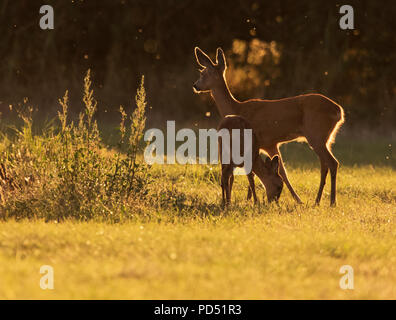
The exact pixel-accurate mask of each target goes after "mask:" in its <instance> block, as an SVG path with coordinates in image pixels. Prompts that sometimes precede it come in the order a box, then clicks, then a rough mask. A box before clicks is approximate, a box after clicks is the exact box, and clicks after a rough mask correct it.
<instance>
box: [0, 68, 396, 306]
mask: <svg viewBox="0 0 396 320" xmlns="http://www.w3.org/2000/svg"><path fill="white" fill-rule="evenodd" d="M84 80H85V81H84V83H85V86H84V100H83V101H84V104H85V110H84V111H83V112H82V113H81V114H80V118H79V122H78V123H77V124H73V123H71V121H70V120H69V119H68V118H67V109H68V105H67V103H68V101H67V95H65V97H64V99H63V100H61V101H60V103H61V107H62V108H61V112H60V114H59V120H60V121H59V122H60V123H58V125H55V124H53V123H52V124H49V125H48V126H47V128H46V129H45V130H44V131H43V132H38V131H37V130H35V129H34V124H33V123H32V121H31V119H32V118H31V116H30V115H29V112H31V111H32V108H28V113H27V114H26V113H23V112H22V111H21V114H20V115H21V118H22V120H23V124H22V126H20V127H18V128H14V132H15V133H14V134H10V133H9V129H7V128H6V127H5V126H4V125H3V124H1V123H0V131H1V132H2V134H1V135H0V164H3V165H4V168H6V169H7V175H6V176H5V174H4V169H3V167H2V170H3V171H0V299H69V298H71V299H111V298H113V299H381V298H382V299H395V298H396V272H395V271H396V270H395V265H396V249H395V244H396V231H395V228H394V223H395V216H396V194H395V189H394V188H395V185H396V174H395V168H396V155H395V154H394V153H392V148H393V146H394V145H395V142H394V138H387V137H383V138H381V137H373V136H372V135H368V136H367V137H366V136H365V135H364V134H363V133H361V134H360V136H359V137H354V138H353V137H352V136H351V135H347V134H346V132H341V133H340V136H339V137H338V140H337V143H336V145H335V146H334V153H335V155H336V157H337V158H338V159H339V160H340V162H341V164H342V165H341V167H340V170H339V175H338V205H337V207H336V208H330V207H329V194H328V192H329V185H327V186H326V189H325V192H324V197H323V199H322V204H321V206H320V207H317V206H314V199H315V196H316V192H317V189H318V186H319V176H320V173H319V172H320V171H319V164H318V160H317V159H316V157H315V155H314V153H313V152H312V151H311V152H310V151H308V148H306V146H305V145H303V144H298V143H290V144H288V145H284V146H282V148H281V150H282V152H283V154H284V158H285V159H286V163H287V168H288V171H289V176H290V179H291V182H292V184H293V186H294V187H295V189H296V191H297V192H298V193H299V195H300V197H301V198H302V199H303V201H304V204H303V205H296V204H295V202H294V201H293V199H292V198H291V196H290V193H289V192H288V191H287V190H286V189H285V191H284V192H283V194H282V196H281V199H280V202H279V206H277V205H275V204H271V205H267V204H265V203H263V200H262V199H263V198H264V190H263V188H261V187H260V188H258V193H259V196H260V199H261V205H259V206H253V204H252V203H251V202H248V201H246V200H245V197H246V193H247V185H248V184H247V179H246V178H245V177H243V176H237V177H236V179H235V182H234V189H233V202H232V205H231V207H230V208H229V209H228V210H224V209H223V208H222V206H221V205H220V204H221V188H220V168H219V166H209V165H184V166H183V165H162V166H161V165H154V166H151V167H149V166H147V165H145V164H144V163H143V161H142V157H141V150H142V147H141V144H140V140H141V137H142V134H143V129H144V123H145V113H144V111H145V107H146V97H145V91H144V86H143V81H142V84H141V86H140V88H139V89H138V92H137V95H136V108H135V109H134V111H133V112H132V113H131V116H130V117H128V116H127V112H126V111H124V109H123V108H121V109H120V111H121V118H122V120H121V124H120V128H119V133H118V136H119V137H120V140H119V142H118V143H116V147H114V148H110V147H109V146H107V145H106V144H105V143H103V141H104V140H105V138H106V137H103V135H102V134H101V132H100V129H99V127H98V126H97V124H96V122H95V120H94V113H95V110H96V101H95V100H94V98H93V92H92V90H91V88H90V86H91V82H90V78H89V73H88V74H87V76H86V78H85V79H84ZM112 139H113V138H112ZM392 139H393V140H392ZM42 265H50V266H52V267H53V268H54V277H55V279H54V280H55V289H54V290H42V289H41V288H40V286H39V281H40V277H41V276H42V275H41V274H40V273H39V271H40V267H41V266H42ZM343 265H350V266H352V268H353V270H354V275H355V279H354V289H353V290H342V289H341V288H340V286H339V281H340V278H341V276H342V275H341V274H340V273H339V270H340V268H341V267H342V266H343Z"/></svg>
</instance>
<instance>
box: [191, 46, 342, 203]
mask: <svg viewBox="0 0 396 320" xmlns="http://www.w3.org/2000/svg"><path fill="white" fill-rule="evenodd" d="M194 52H195V58H196V61H197V63H198V65H199V66H200V67H201V68H202V69H201V70H200V77H199V79H198V80H197V81H196V82H195V83H194V84H193V90H194V92H195V93H203V92H209V93H210V94H211V96H212V98H213V100H214V102H215V104H216V106H217V109H218V111H219V113H220V115H221V116H222V117H223V118H224V117H225V116H227V115H231V114H233V115H240V116H242V117H243V118H245V119H246V120H247V121H249V123H250V124H251V125H252V128H253V129H254V131H255V133H256V136H257V143H258V146H259V148H260V150H263V151H264V152H265V153H267V154H268V155H269V156H270V157H274V156H275V155H277V156H278V157H279V174H280V176H281V177H282V179H283V181H284V183H285V184H286V186H287V188H288V189H289V191H290V193H291V195H292V197H293V198H294V200H295V201H296V202H297V203H299V204H302V201H301V199H300V197H299V196H298V195H297V193H296V192H295V191H294V189H293V187H292V185H291V183H290V181H289V179H288V176H287V172H286V169H285V165H284V163H283V159H282V155H281V153H280V151H279V147H280V146H281V145H282V144H284V143H289V142H291V141H295V140H298V141H305V142H307V143H308V144H309V146H310V148H311V149H312V150H313V151H314V152H315V153H316V154H317V156H318V158H319V161H320V172H321V175H320V184H319V190H318V193H317V196H316V200H315V203H316V205H319V203H320V200H321V198H322V193H323V189H324V186H325V184H326V177H327V174H328V172H329V171H330V177H331V193H330V205H331V206H335V205H336V181H337V171H338V167H339V162H338V160H337V159H336V158H335V157H334V155H333V153H332V152H331V146H332V145H333V143H334V142H335V137H336V134H337V132H338V130H339V128H340V127H341V125H342V124H343V123H344V110H343V108H342V107H341V106H340V105H339V104H337V103H336V102H334V101H333V100H331V99H330V98H328V97H326V96H324V95H322V94H319V93H309V94H302V95H298V96H293V97H288V98H282V99H278V100H266V99H249V100H246V101H238V100H237V99H235V98H234V96H233V95H232V93H231V91H230V89H229V87H228V84H227V81H226V69H227V63H226V58H225V55H224V52H223V50H222V49H221V48H217V50H216V63H214V62H213V61H212V60H211V59H210V57H209V56H208V55H207V54H206V53H205V52H203V51H202V50H201V49H200V48H199V47H195V49H194Z"/></svg>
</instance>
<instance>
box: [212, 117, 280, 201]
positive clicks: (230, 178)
mask: <svg viewBox="0 0 396 320" xmlns="http://www.w3.org/2000/svg"><path fill="white" fill-rule="evenodd" d="M222 129H226V130H228V132H229V133H230V134H229V136H230V141H229V147H226V146H225V145H224V143H223V139H222V137H221V136H219V154H220V162H221V188H222V195H223V205H229V204H230V202H231V191H232V184H233V182H234V174H233V171H234V168H236V167H243V166H244V163H241V164H239V165H236V164H235V162H234V161H233V158H232V146H233V141H232V140H233V139H235V138H238V140H239V146H240V148H239V150H240V152H244V151H245V148H244V144H245V141H244V130H245V129H252V127H251V126H250V125H249V123H248V122H247V121H246V120H245V119H244V118H242V117H241V116H236V115H228V116H226V117H225V118H224V119H223V120H222V121H221V122H220V125H219V127H218V131H220V130H222ZM232 129H239V136H236V137H235V136H233V135H232V134H231V132H232ZM234 143H235V142H234ZM251 146H252V148H251V149H250V150H248V152H252V154H251V158H250V159H251V160H252V171H251V172H250V173H248V174H247V177H248V180H249V195H248V199H249V198H250V195H251V194H253V199H254V203H257V196H256V190H255V185H254V175H256V176H257V177H258V178H259V179H260V181H261V182H262V184H263V185H264V187H265V190H266V192H267V199H268V202H271V201H274V200H275V201H278V199H279V197H280V195H281V193H282V188H283V180H282V178H281V176H280V175H279V173H278V168H279V157H278V156H274V157H273V158H272V159H270V158H268V157H267V158H266V160H265V162H264V161H263V159H262V158H261V156H260V150H259V147H258V144H257V138H256V136H255V133H254V131H253V130H252V144H251ZM242 150H244V151H242ZM224 152H229V154H228V155H227V156H228V157H229V158H228V159H230V163H229V164H225V163H223V155H224ZM245 156H246V155H242V157H245Z"/></svg>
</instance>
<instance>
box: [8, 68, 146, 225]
mask: <svg viewBox="0 0 396 320" xmlns="http://www.w3.org/2000/svg"><path fill="white" fill-rule="evenodd" d="M91 84H92V83H91V77H90V70H88V72H87V74H86V76H85V78H84V96H83V102H84V110H83V112H81V113H80V115H79V119H78V123H77V124H75V123H74V122H73V121H70V120H69V119H68V108H69V106H68V92H67V91H66V93H65V95H64V97H63V99H60V100H59V103H60V105H61V111H60V112H58V119H59V122H60V125H59V126H55V125H50V126H47V128H46V129H45V130H44V131H43V132H42V133H41V134H40V135H34V133H33V130H32V127H33V121H32V112H33V108H31V107H30V106H28V105H27V99H26V100H25V101H24V104H23V105H22V106H21V108H19V109H18V110H17V112H18V115H19V117H20V118H21V119H22V120H23V125H22V127H21V129H16V128H14V132H15V134H3V136H2V137H1V138H0V139H1V140H0V146H1V150H0V151H2V152H1V156H0V163H1V164H2V168H3V170H2V172H4V173H3V176H4V177H3V178H2V179H1V185H0V191H1V193H0V196H1V203H0V216H1V217H3V218H6V217H16V218H24V217H28V218H30V217H39V218H45V219H47V220H52V219H57V220H61V219H64V218H68V217H72V218H77V219H80V220H88V219H92V218H97V219H106V220H110V221H119V220H121V219H124V218H128V217H129V216H131V214H132V212H133V208H134V207H136V206H139V205H141V202H142V201H143V200H144V198H145V196H146V195H147V193H148V186H149V184H150V180H151V179H150V175H149V170H148V166H147V165H146V164H145V163H144V162H143V161H141V158H140V157H139V154H140V153H141V152H142V143H141V142H142V137H143V130H144V128H145V122H146V117H145V109H146V93H145V88H144V77H142V80H141V84H140V87H139V88H138V90H137V94H136V97H135V101H136V108H135V110H134V111H133V112H132V114H131V115H130V117H129V119H128V115H127V113H126V112H125V110H124V108H123V107H122V106H121V107H120V113H121V123H120V128H119V130H120V140H119V142H118V146H117V147H118V148H117V150H116V151H114V150H109V149H108V148H105V147H104V146H103V144H102V143H101V138H100V132H99V129H98V125H97V122H96V120H95V119H94V116H95V112H96V111H97V101H96V100H95V99H94V97H93V90H92V89H91ZM128 123H129V125H128ZM11 181H12V183H11Z"/></svg>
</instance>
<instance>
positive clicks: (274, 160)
mask: <svg viewBox="0 0 396 320" xmlns="http://www.w3.org/2000/svg"><path fill="white" fill-rule="evenodd" d="M271 170H273V171H274V172H276V173H278V170H279V157H278V156H274V157H273V158H272V159H271Z"/></svg>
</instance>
